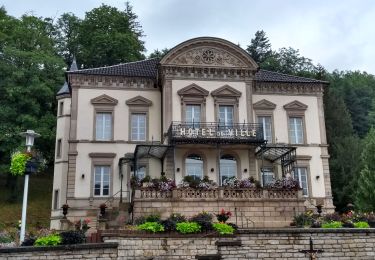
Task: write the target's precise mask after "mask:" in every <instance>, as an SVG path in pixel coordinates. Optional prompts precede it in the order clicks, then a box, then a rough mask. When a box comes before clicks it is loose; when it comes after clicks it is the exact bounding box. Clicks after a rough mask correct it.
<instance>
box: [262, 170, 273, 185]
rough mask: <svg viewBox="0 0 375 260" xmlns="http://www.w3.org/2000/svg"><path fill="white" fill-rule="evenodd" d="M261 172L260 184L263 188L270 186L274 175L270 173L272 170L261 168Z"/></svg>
mask: <svg viewBox="0 0 375 260" xmlns="http://www.w3.org/2000/svg"><path fill="white" fill-rule="evenodd" d="M261 172H262V183H263V187H264V186H267V185H268V184H271V183H272V182H273V181H274V179H275V174H274V173H273V171H272V168H263V169H262V170H261Z"/></svg>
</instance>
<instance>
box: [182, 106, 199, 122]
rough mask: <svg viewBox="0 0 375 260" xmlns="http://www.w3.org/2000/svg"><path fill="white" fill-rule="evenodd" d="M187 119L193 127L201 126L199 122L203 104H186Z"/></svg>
mask: <svg viewBox="0 0 375 260" xmlns="http://www.w3.org/2000/svg"><path fill="white" fill-rule="evenodd" d="M185 121H186V123H188V124H189V125H192V126H193V127H194V126H196V127H199V123H200V122H201V106H200V105H186V112H185Z"/></svg>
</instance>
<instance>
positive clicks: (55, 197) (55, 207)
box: [53, 190, 59, 209]
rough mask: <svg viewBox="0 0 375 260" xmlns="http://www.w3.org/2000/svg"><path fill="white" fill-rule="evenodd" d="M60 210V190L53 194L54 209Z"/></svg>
mask: <svg viewBox="0 0 375 260" xmlns="http://www.w3.org/2000/svg"><path fill="white" fill-rule="evenodd" d="M58 208H59V190H55V192H54V194H53V209H58Z"/></svg>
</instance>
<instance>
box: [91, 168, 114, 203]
mask: <svg viewBox="0 0 375 260" xmlns="http://www.w3.org/2000/svg"><path fill="white" fill-rule="evenodd" d="M110 170H111V167H110V166H107V165H104V166H103V165H101V166H95V167H94V196H98V197H101V196H109V181H110Z"/></svg>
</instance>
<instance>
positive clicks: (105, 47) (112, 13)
mask: <svg viewBox="0 0 375 260" xmlns="http://www.w3.org/2000/svg"><path fill="white" fill-rule="evenodd" d="M142 37H143V31H142V28H141V26H140V24H139V22H138V21H137V15H136V14H135V13H134V12H133V10H132V6H131V5H130V4H129V3H126V5H125V10H123V11H121V10H119V9H117V8H116V7H111V6H108V5H105V4H102V5H101V6H100V7H98V8H94V9H92V10H91V11H89V12H87V13H86V15H85V18H84V19H83V20H82V22H81V23H80V29H79V35H78V42H79V53H77V60H78V62H80V63H81V64H82V65H83V67H84V68H91V67H100V66H108V65H114V64H118V63H122V62H130V61H137V60H141V59H143V58H144V55H143V54H142V52H143V51H145V47H144V42H143V41H142V40H141V38H142Z"/></svg>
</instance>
